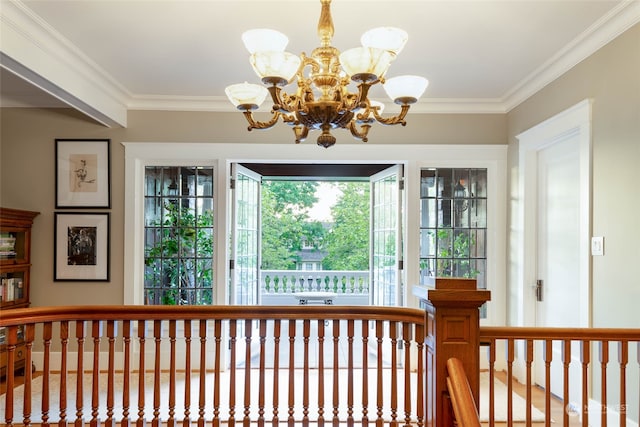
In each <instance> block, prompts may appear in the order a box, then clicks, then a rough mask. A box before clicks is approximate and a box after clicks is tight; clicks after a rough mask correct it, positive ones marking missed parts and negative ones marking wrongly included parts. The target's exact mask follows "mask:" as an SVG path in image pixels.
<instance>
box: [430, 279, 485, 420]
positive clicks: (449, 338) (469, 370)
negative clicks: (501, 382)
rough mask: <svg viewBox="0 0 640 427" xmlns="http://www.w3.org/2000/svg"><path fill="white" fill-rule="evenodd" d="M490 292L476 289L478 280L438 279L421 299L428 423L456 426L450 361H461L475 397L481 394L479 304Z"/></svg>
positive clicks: (476, 398)
mask: <svg viewBox="0 0 640 427" xmlns="http://www.w3.org/2000/svg"><path fill="white" fill-rule="evenodd" d="M490 299H491V292H490V291H486V290H480V289H476V280H475V279H460V278H437V279H436V280H435V288H429V289H427V291H426V298H421V300H422V304H423V306H424V308H425V315H426V349H427V351H426V356H427V361H426V367H427V374H426V375H427V408H426V411H427V412H426V413H427V417H426V419H427V426H428V427H449V426H452V425H453V412H452V408H451V403H450V401H449V397H448V395H449V393H448V391H447V368H446V364H447V360H448V359H449V358H451V357H456V358H458V359H460V361H462V364H463V366H464V370H465V373H466V374H467V377H468V378H469V385H470V386H471V391H472V393H473V397H474V399H475V401H476V405H478V395H479V393H480V339H479V328H480V310H479V309H480V306H481V305H482V304H484V303H485V302H486V301H489V300H490Z"/></svg>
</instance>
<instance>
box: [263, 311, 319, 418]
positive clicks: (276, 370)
mask: <svg viewBox="0 0 640 427" xmlns="http://www.w3.org/2000/svg"><path fill="white" fill-rule="evenodd" d="M280 325H281V323H280V319H275V320H273V393H272V394H273V418H272V419H271V425H272V427H278V425H279V423H280V420H279V418H278V413H279V412H278V405H279V403H280V398H279V395H280V332H281V326H280ZM319 427H320V426H319Z"/></svg>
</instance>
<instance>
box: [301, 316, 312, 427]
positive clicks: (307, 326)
mask: <svg viewBox="0 0 640 427" xmlns="http://www.w3.org/2000/svg"><path fill="white" fill-rule="evenodd" d="M310 333H311V320H309V319H305V320H303V322H302V344H303V349H302V352H303V354H304V355H303V357H302V361H303V370H302V426H303V427H308V426H309V335H310Z"/></svg>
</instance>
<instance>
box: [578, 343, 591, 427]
mask: <svg viewBox="0 0 640 427" xmlns="http://www.w3.org/2000/svg"><path fill="white" fill-rule="evenodd" d="M580 363H581V365H582V408H581V412H582V426H583V427H588V426H589V389H588V386H589V364H590V363H591V342H590V341H588V340H582V341H580Z"/></svg>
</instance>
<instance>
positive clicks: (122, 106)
mask: <svg viewBox="0 0 640 427" xmlns="http://www.w3.org/2000/svg"><path fill="white" fill-rule="evenodd" d="M0 24H1V25H0V27H1V33H0V35H1V37H0V53H2V55H1V56H0V65H1V66H2V67H3V68H6V69H7V70H9V71H11V72H12V73H14V74H16V75H18V76H19V77H21V78H23V79H24V80H26V81H28V82H30V83H31V84H33V85H34V86H36V87H38V88H40V89H41V90H43V91H45V92H46V93H49V94H50V95H52V96H54V97H55V98H58V99H59V100H61V101H62V102H64V103H65V104H67V105H69V106H71V107H73V108H75V109H77V110H79V111H81V112H83V113H84V114H86V115H87V116H89V117H91V118H93V119H95V120H97V121H98V122H100V123H102V124H104V125H105V126H109V127H111V126H126V124H127V108H126V104H127V99H128V98H129V97H130V95H129V94H128V93H126V91H125V90H124V89H123V88H122V87H120V86H119V85H118V84H117V83H116V82H115V81H114V80H113V79H112V78H111V77H110V76H109V75H108V74H107V73H106V72H104V71H103V70H102V69H101V68H100V67H99V66H98V65H97V64H95V63H94V62H93V61H91V59H90V58H88V57H87V56H86V55H85V54H83V53H82V52H81V51H80V50H79V49H78V48H77V47H76V46H74V45H73V44H71V43H70V42H69V41H68V40H67V39H65V38H64V37H63V36H62V35H60V33H58V32H57V31H56V30H55V29H54V28H52V27H51V26H50V25H49V24H47V23H46V22H45V21H44V20H42V19H41V18H40V17H39V16H37V15H36V14H34V13H33V12H32V11H31V9H29V8H28V7H27V6H25V5H24V3H22V2H21V1H19V0H11V1H2V8H0Z"/></svg>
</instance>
